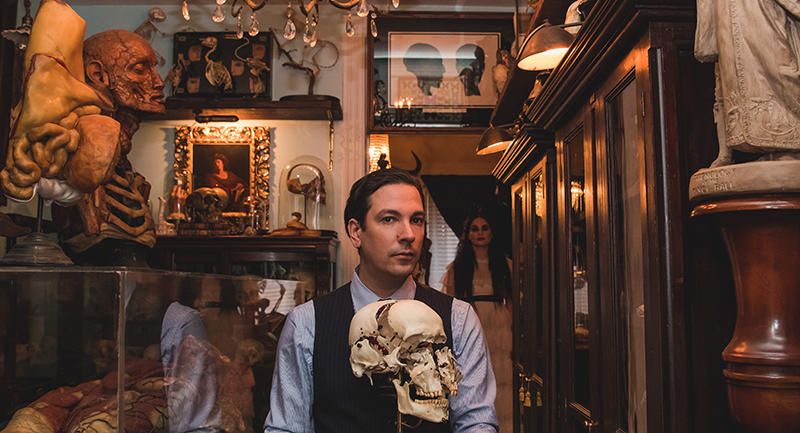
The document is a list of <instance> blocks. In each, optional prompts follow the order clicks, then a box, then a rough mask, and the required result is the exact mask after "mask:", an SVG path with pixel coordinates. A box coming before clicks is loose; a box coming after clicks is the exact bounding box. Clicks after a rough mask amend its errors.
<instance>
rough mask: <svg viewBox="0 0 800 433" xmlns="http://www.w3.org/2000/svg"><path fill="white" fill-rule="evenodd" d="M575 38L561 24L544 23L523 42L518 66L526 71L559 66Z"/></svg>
mask: <svg viewBox="0 0 800 433" xmlns="http://www.w3.org/2000/svg"><path fill="white" fill-rule="evenodd" d="M574 39H575V37H574V36H573V35H571V34H570V33H569V32H568V31H566V30H564V29H563V28H561V27H559V26H551V25H550V24H542V25H541V26H539V27H537V28H536V29H534V30H533V32H531V33H530V34H529V35H528V37H527V38H525V42H524V43H523V44H522V50H521V53H520V55H519V59H518V61H517V66H518V67H519V68H520V69H524V70H526V71H544V70H549V69H553V68H555V67H556V66H558V63H559V62H560V61H561V58H562V57H564V54H566V53H567V50H568V49H569V46H570V45H572V41H573V40H574Z"/></svg>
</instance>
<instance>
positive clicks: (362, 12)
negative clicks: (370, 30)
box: [356, 0, 369, 18]
mask: <svg viewBox="0 0 800 433" xmlns="http://www.w3.org/2000/svg"><path fill="white" fill-rule="evenodd" d="M356 15H358V16H360V17H361V18H364V17H365V16H367V15H369V5H368V4H367V0H361V2H360V3H359V4H358V8H357V9H356Z"/></svg>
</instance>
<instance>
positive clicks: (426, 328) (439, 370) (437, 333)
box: [349, 300, 461, 423]
mask: <svg viewBox="0 0 800 433" xmlns="http://www.w3.org/2000/svg"><path fill="white" fill-rule="evenodd" d="M446 342H447V336H446V335H445V331H444V326H443V325H442V319H441V317H439V315H438V314H436V312H435V311H433V310H432V309H431V308H430V307H429V306H427V305H426V304H425V303H423V302H420V301H416V300H402V301H378V302H373V303H371V304H368V305H366V306H364V307H363V308H362V309H360V310H358V312H357V313H356V314H355V315H354V316H353V319H352V320H351V321H350V332H349V343H350V367H351V369H352V370H353V374H354V375H355V376H356V377H359V378H360V377H362V376H367V377H368V378H369V380H370V382H372V375H373V374H390V375H392V377H393V378H392V383H393V384H394V388H395V390H396V391H397V410H398V411H399V412H400V413H402V414H406V415H413V416H416V417H417V418H420V419H423V420H426V421H430V422H435V423H441V422H446V421H447V418H448V408H449V401H448V398H449V397H451V396H454V395H456V394H458V382H460V381H461V372H460V371H459V370H458V366H457V365H456V360H455V358H454V357H453V353H452V351H451V350H450V348H449V347H447V346H446V345H445V343H446Z"/></svg>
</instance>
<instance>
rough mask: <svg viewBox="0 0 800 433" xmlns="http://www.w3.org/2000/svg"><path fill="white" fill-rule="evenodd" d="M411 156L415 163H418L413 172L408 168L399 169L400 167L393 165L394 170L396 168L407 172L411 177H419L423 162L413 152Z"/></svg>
mask: <svg viewBox="0 0 800 433" xmlns="http://www.w3.org/2000/svg"><path fill="white" fill-rule="evenodd" d="M411 155H412V156H413V157H414V161H416V163H415V166H414V169H413V170H409V169H407V168H402V167H398V166H396V165H394V164H392V166H393V167H394V168H396V169H399V170H403V171H407V172H409V173H411V175H413V176H419V173H420V172H421V171H422V161H420V160H419V156H417V154H416V153H415V152H414V151H413V150H412V151H411Z"/></svg>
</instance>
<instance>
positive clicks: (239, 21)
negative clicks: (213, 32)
mask: <svg viewBox="0 0 800 433" xmlns="http://www.w3.org/2000/svg"><path fill="white" fill-rule="evenodd" d="M243 37H244V26H242V11H239V15H236V39H242V38H243Z"/></svg>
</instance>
